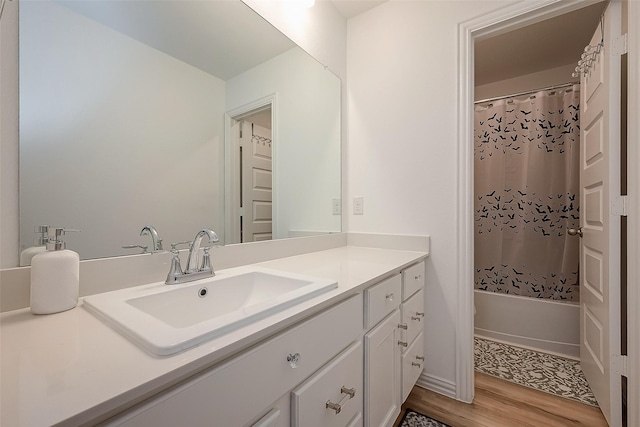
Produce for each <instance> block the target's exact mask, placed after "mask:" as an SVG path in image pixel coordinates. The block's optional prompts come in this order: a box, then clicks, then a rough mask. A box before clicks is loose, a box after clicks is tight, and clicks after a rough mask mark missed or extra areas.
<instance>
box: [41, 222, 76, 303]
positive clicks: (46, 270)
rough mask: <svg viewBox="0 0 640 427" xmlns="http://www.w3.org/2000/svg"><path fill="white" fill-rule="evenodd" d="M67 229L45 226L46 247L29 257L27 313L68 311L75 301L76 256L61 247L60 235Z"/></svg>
mask: <svg viewBox="0 0 640 427" xmlns="http://www.w3.org/2000/svg"><path fill="white" fill-rule="evenodd" d="M69 231H78V230H66V229H64V228H53V227H49V229H48V232H47V244H46V247H47V250H46V252H41V253H39V254H37V255H36V256H34V257H33V258H32V259H31V312H32V313H34V314H51V313H59V312H61V311H66V310H70V309H72V308H73V307H75V306H76V305H77V304H78V295H79V290H80V257H79V256H78V254H77V253H76V252H73V251H71V250H68V249H65V243H64V241H63V240H62V236H64V235H65V233H66V232H69Z"/></svg>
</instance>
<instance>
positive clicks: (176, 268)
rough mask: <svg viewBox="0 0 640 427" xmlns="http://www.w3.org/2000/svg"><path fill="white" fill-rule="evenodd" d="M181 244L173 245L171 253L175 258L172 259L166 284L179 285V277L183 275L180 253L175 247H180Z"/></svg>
mask: <svg viewBox="0 0 640 427" xmlns="http://www.w3.org/2000/svg"><path fill="white" fill-rule="evenodd" d="M180 243H184V242H180ZM180 243H173V244H171V253H172V254H173V257H172V258H171V265H170V267H169V273H168V274H167V280H165V282H164V283H165V284H167V285H175V284H177V283H178V277H180V276H182V275H183V272H182V266H181V265H180V253H179V252H178V250H177V249H176V248H175V245H178V244H180Z"/></svg>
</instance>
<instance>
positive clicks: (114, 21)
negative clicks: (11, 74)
mask: <svg viewBox="0 0 640 427" xmlns="http://www.w3.org/2000/svg"><path fill="white" fill-rule="evenodd" d="M264 99H269V100H271V101H270V108H271V111H272V116H271V126H272V129H271V131H272V133H273V141H272V142H273V149H272V151H273V160H272V163H273V166H272V167H273V172H272V174H273V178H272V187H273V198H272V206H271V209H272V218H273V219H272V221H273V230H272V237H273V238H287V237H295V236H298V235H309V234H318V233H330V232H339V231H340V226H341V221H340V216H339V215H334V214H333V212H332V202H333V200H334V199H339V198H340V81H339V79H338V78H337V77H336V76H334V75H333V74H331V73H330V72H328V71H327V70H326V69H325V67H323V66H322V65H321V64H319V63H318V62H316V61H315V60H314V59H313V58H311V57H310V56H309V55H308V54H306V53H305V52H304V51H302V50H301V49H300V48H299V47H297V46H296V45H295V44H293V42H291V41H290V40H289V39H287V38H286V37H285V36H284V35H282V34H281V33H280V32H279V31H277V30H276V29H275V28H273V27H272V26H271V25H270V24H268V23H267V22H266V21H264V20H263V19H262V18H261V17H260V16H258V15H257V14H255V12H253V11H252V10H251V9H250V8H248V7H247V6H246V5H245V4H243V3H241V2H240V1H239V0H238V1H198V2H191V1H187V2H185V1H144V2H140V1H111V0H96V1H91V2H86V1H29V2H22V3H21V5H20V241H21V247H20V251H23V250H25V249H28V248H30V247H32V246H33V245H34V243H33V242H34V238H36V237H38V236H37V235H36V234H34V228H35V227H37V226H40V225H45V224H47V225H53V226H61V227H68V228H75V229H80V230H81V231H82V232H81V233H77V234H75V235H73V236H69V238H68V239H67V240H68V247H69V248H70V249H73V250H75V251H77V252H78V253H79V254H80V256H81V259H91V258H102V257H109V256H116V255H128V254H135V253H140V252H141V251H142V249H140V248H133V249H123V248H122V246H126V245H140V246H148V247H149V250H150V248H151V245H152V242H151V239H150V236H148V235H147V236H141V235H140V232H141V230H142V228H143V227H144V226H146V225H153V226H154V227H155V228H156V229H157V230H158V233H159V235H160V237H161V238H162V239H163V242H164V248H165V249H168V248H169V244H170V243H171V242H178V241H184V240H190V239H192V238H193V236H194V235H195V233H196V231H198V230H199V229H201V228H203V227H209V228H212V229H213V230H215V231H216V232H217V233H218V235H219V236H220V237H221V240H222V241H223V242H224V243H225V244H230V243H239V242H241V241H242V240H241V239H240V238H238V236H237V235H231V234H232V233H227V230H233V228H232V227H231V225H230V224H233V223H234V221H236V222H242V219H243V218H244V215H245V212H247V210H249V209H250V210H251V211H252V212H253V211H254V210H255V209H257V208H256V206H251V205H250V206H235V207H230V206H226V207H225V199H226V200H227V201H229V200H231V199H232V197H231V196H230V194H229V192H230V191H231V189H232V184H230V183H226V184H225V180H226V179H227V180H228V179H229V177H232V176H236V175H237V176H239V175H238V174H239V171H237V170H235V169H234V167H235V165H236V164H235V163H233V162H231V161H230V160H229V159H227V160H225V156H227V157H228V158H231V157H232V156H233V153H231V152H229V151H230V150H231V149H233V148H234V145H233V142H232V140H231V135H230V131H231V126H232V125H233V123H235V122H238V123H239V122H240V120H242V119H243V118H242V117H240V116H239V115H238V114H237V112H238V111H244V110H246V109H247V108H249V107H250V106H252V105H254V104H256V103H259V102H260V100H264ZM234 112H235V113H234ZM225 127H226V128H227V131H226V133H225ZM256 129H257V127H256ZM225 146H226V147H227V148H226V149H225ZM225 167H226V170H225ZM225 193H226V194H225ZM260 206H262V207H264V204H262V205H260ZM230 212H237V214H238V215H243V217H242V218H240V217H238V218H236V219H234V218H229V217H228V215H230ZM258 213H259V212H258ZM260 218H261V217H260ZM226 234H229V236H226ZM263 237H264V236H263ZM247 240H248V239H244V241H247Z"/></svg>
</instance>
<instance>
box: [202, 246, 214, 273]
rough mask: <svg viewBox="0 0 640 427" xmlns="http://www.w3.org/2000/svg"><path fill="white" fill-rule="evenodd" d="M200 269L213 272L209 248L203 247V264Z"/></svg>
mask: <svg viewBox="0 0 640 427" xmlns="http://www.w3.org/2000/svg"><path fill="white" fill-rule="evenodd" d="M200 271H211V272H213V267H212V266H211V256H210V255H209V248H204V249H203V254H202V265H201V266H200Z"/></svg>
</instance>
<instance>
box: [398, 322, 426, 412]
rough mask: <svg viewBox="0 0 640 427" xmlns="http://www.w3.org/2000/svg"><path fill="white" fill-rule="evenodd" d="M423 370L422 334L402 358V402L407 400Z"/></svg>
mask: <svg viewBox="0 0 640 427" xmlns="http://www.w3.org/2000/svg"><path fill="white" fill-rule="evenodd" d="M423 369H424V338H423V334H420V335H418V338H417V339H416V340H415V341H414V342H413V343H412V344H411V345H410V346H409V348H408V349H407V352H406V353H405V354H404V355H403V356H402V401H403V402H404V401H405V400H407V397H408V396H409V393H411V389H412V388H413V386H414V385H415V384H416V381H418V378H419V377H420V374H421V373H422V370H423Z"/></svg>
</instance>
